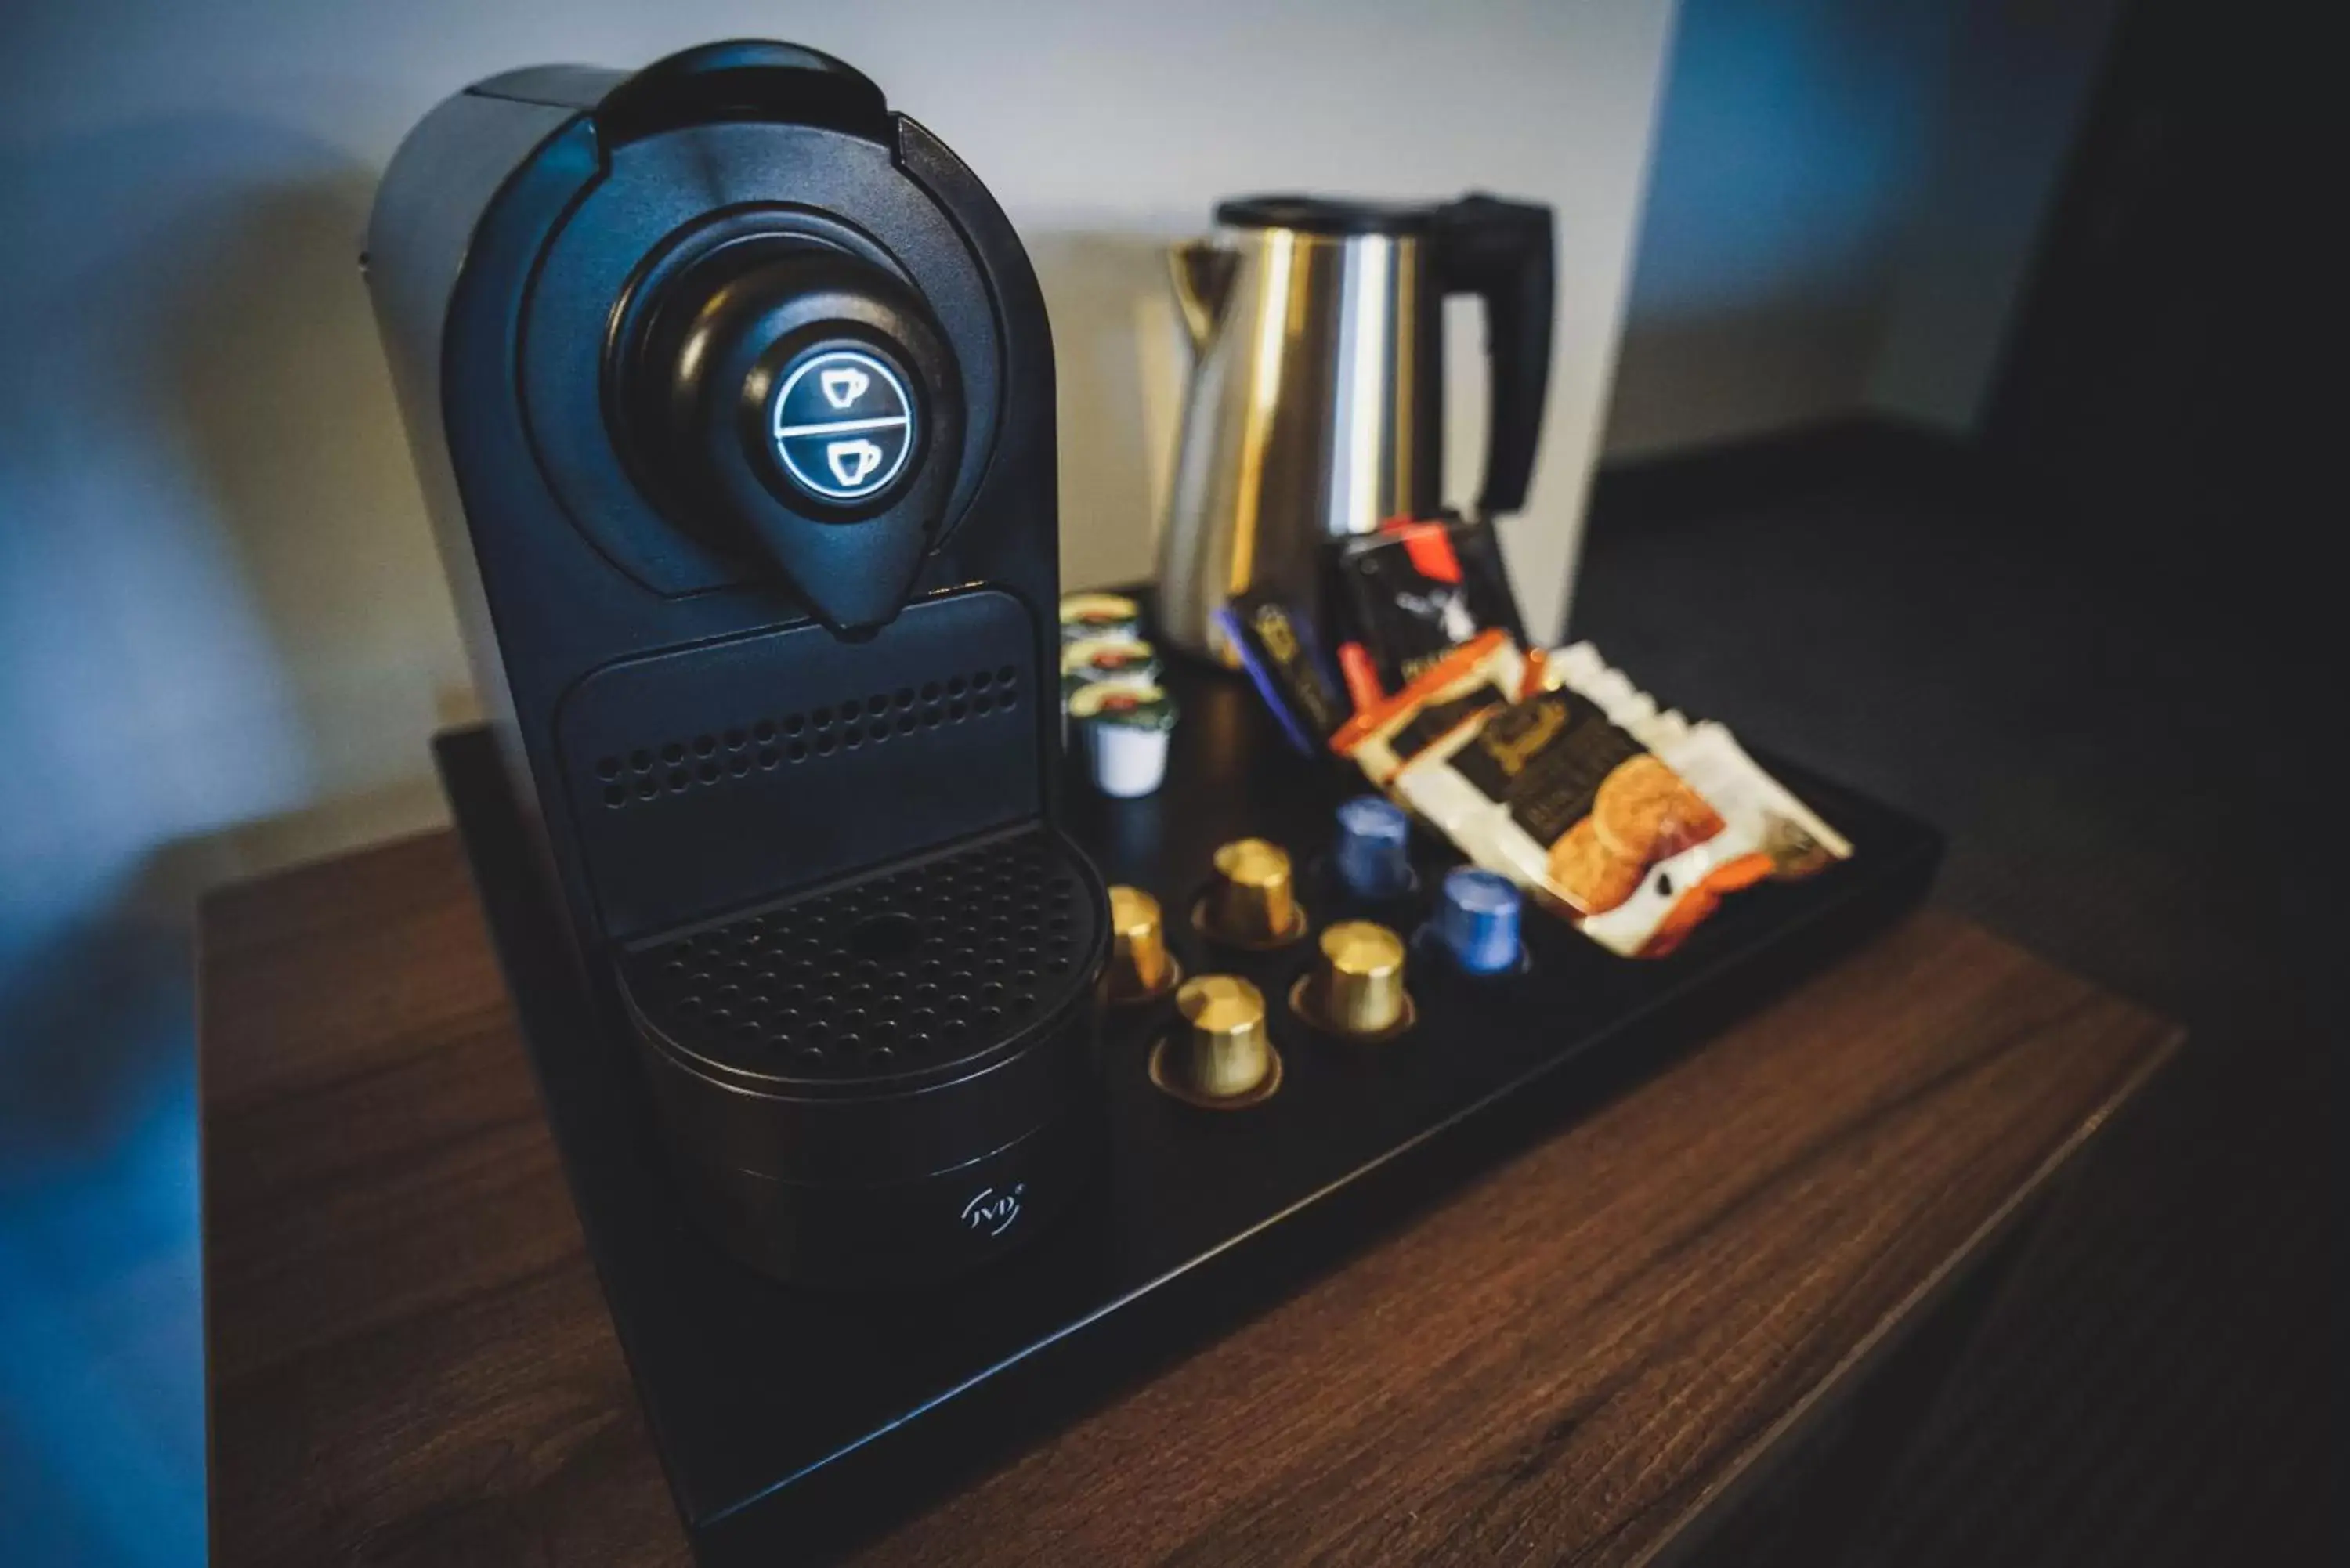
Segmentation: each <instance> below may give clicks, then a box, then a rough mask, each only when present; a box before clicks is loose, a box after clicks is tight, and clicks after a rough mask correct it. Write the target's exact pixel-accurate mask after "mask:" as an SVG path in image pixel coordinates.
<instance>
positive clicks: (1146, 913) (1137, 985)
mask: <svg viewBox="0 0 2350 1568" xmlns="http://www.w3.org/2000/svg"><path fill="white" fill-rule="evenodd" d="M1109 935H1110V949H1109V999H1110V1000H1111V1001H1112V1002H1148V1001H1150V1000H1151V999H1152V998H1154V997H1159V996H1164V995H1166V994H1167V993H1168V992H1170V991H1172V990H1174V989H1175V982H1176V981H1178V980H1179V979H1180V978H1181V973H1180V971H1179V970H1178V969H1177V967H1176V963H1175V955H1174V954H1172V953H1170V952H1169V951H1168V950H1167V927H1166V922H1165V920H1164V919H1162V918H1161V917H1160V915H1159V900H1158V899H1156V898H1152V897H1151V896H1150V895H1149V894H1148V893H1146V892H1144V891H1143V890H1142V889H1141V888H1111V889H1110V890H1109Z"/></svg>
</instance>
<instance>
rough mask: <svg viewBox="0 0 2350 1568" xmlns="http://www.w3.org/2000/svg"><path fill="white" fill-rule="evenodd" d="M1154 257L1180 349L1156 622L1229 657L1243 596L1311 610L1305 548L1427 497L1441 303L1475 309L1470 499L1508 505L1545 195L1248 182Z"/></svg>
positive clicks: (1524, 412) (1527, 470) (1521, 456)
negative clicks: (1426, 193)
mask: <svg viewBox="0 0 2350 1568" xmlns="http://www.w3.org/2000/svg"><path fill="white" fill-rule="evenodd" d="M1215 221H1216V231H1215V233H1214V234H1211V236H1209V237H1207V238H1205V239H1201V240H1195V241H1192V242H1190V243H1188V244H1180V245H1178V246H1176V247H1175V248H1174V249H1173V250H1172V251H1171V252H1170V257H1169V260H1170V272H1171V275H1172V277H1173V282H1174V287H1175V297H1176V301H1177V303H1178V305H1179V306H1180V307H1181V309H1182V313H1183V318H1184V323H1185V325H1186V326H1187V327H1189V329H1190V333H1191V346H1192V350H1193V359H1192V366H1191V383H1190V387H1189V389H1188V391H1187V394H1186V397H1185V400H1184V408H1183V424H1182V434H1181V438H1180V447H1179V449H1178V452H1177V456H1176V462H1175V467H1174V477H1173V484H1172V488H1171V490H1170V495H1169V502H1168V513H1167V518H1166V526H1165V527H1164V529H1163V530H1162V531H1161V533H1160V535H1159V622H1160V624H1159V630H1160V632H1161V634H1162V635H1163V636H1164V637H1165V638H1166V639H1168V640H1169V641H1170V642H1172V643H1173V644H1174V645H1175V646H1177V647H1179V648H1182V649H1188V650H1189V651H1191V652H1192V653H1195V654H1200V655H1202V656H1205V657H1211V658H1216V659H1222V660H1224V661H1226V662H1229V661H1230V659H1231V657H1232V655H1231V653H1230V651H1229V650H1228V649H1224V648H1222V646H1221V642H1222V639H1221V634H1220V633H1218V632H1217V631H1216V630H1215V623H1214V619H1213V617H1214V615H1215V612H1216V611H1217V610H1218V609H1219V608H1221V607H1222V606H1223V605H1224V603H1225V602H1226V601H1227V600H1229V599H1231V598H1232V597H1235V596H1237V595H1240V594H1243V593H1255V594H1264V595H1271V596H1274V597H1279V598H1281V599H1283V600H1284V601H1285V602H1287V603H1289V604H1290V605H1292V606H1293V607H1296V608H1298V609H1301V610H1304V611H1305V612H1306V613H1317V612H1318V609H1319V598H1320V583H1321V579H1322V545H1323V544H1324V542H1325V541H1327V540H1331V539H1339V538H1344V537H1346V536H1347V535H1356V534H1367V533H1372V532H1375V531H1376V530H1377V529H1378V526H1379V524H1381V523H1382V522H1384V521H1386V520H1387V519H1388V518H1390V517H1395V516H1399V515H1400V516H1410V517H1427V516H1431V515H1433V514H1435V513H1436V512H1437V510H1438V509H1439V508H1440V506H1441V505H1442V504H1443V494H1444V486H1443V473H1442V465H1443V441H1444V351H1443V350H1444V345H1443V331H1444V299H1445V296H1448V295H1452V294H1472V295H1475V296H1478V297H1479V298H1480V299H1482V301H1483V303H1484V309H1485V326H1486V349H1487V358H1488V359H1489V361H1490V364H1491V367H1492V417H1491V431H1490V434H1489V437H1488V441H1487V448H1486V458H1485V474H1484V482H1483V485H1482V489H1481V490H1480V492H1479V494H1478V499H1477V512H1478V514H1479V515H1481V516H1485V517H1491V516H1492V515H1493V514H1497V513H1503V512H1513V511H1516V510H1517V509H1518V508H1519V507H1520V506H1522V505H1523V504H1524V502H1525V496H1526V484H1527V482H1528V480H1529V478H1530V477H1531V476H1532V474H1533V472H1534V451H1535V447H1536V445H1537V444H1538V441H1539V439H1540V436H1541V431H1542V414H1543V399H1544V394H1545V392H1546V390H1547V388H1548V384H1549V379H1550V337H1551V307H1552V300H1553V259H1552V223H1551V211H1550V209H1549V208H1548V207H1545V206H1540V205H1536V204H1534V203H1531V202H1506V201H1502V200H1498V199H1496V198H1494V197H1492V196H1486V195H1469V196H1464V197H1462V198H1461V200H1459V201H1457V202H1434V203H1396V202H1354V201H1339V200H1333V199H1330V198H1326V197H1318V196H1297V195H1278V196H1251V197H1243V198H1240V199H1236V200H1232V201H1227V202H1222V203H1220V204H1219V205H1218V206H1217V208H1216V211H1215Z"/></svg>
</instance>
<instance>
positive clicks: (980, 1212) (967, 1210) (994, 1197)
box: [962, 1181, 1028, 1237]
mask: <svg viewBox="0 0 2350 1568" xmlns="http://www.w3.org/2000/svg"><path fill="white" fill-rule="evenodd" d="M1027 1190H1028V1184H1027V1183H1026V1182H1024V1181H1023V1182H1019V1183H1016V1184H1014V1185H1013V1186H1011V1187H1006V1188H1003V1189H996V1188H993V1187H983V1188H981V1189H979V1191H978V1192H976V1193H974V1194H973V1195H972V1199H971V1201H970V1202H968V1203H966V1204H964V1205H963V1206H962V1223H963V1229H965V1230H967V1231H970V1232H971V1233H972V1235H974V1236H990V1237H993V1236H1001V1235H1003V1233H1004V1232H1005V1231H1009V1230H1011V1229H1012V1222H1013V1221H1014V1220H1017V1219H1019V1218H1020V1199H1021V1198H1022V1196H1023V1195H1024V1194H1025V1193H1026V1192H1027Z"/></svg>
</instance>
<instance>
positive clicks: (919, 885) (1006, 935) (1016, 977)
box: [620, 827, 1097, 1094]
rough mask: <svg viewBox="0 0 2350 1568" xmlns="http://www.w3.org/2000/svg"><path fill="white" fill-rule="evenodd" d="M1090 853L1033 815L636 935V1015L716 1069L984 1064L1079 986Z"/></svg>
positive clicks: (827, 1086) (891, 1069)
mask: <svg viewBox="0 0 2350 1568" xmlns="http://www.w3.org/2000/svg"><path fill="white" fill-rule="evenodd" d="M1083 875H1084V873H1083V871H1082V869H1081V868H1080V867H1078V866H1077V865H1076V862H1075V861H1074V859H1073V858H1072V857H1071V855H1070V853H1069V851H1068V849H1067V847H1066V846H1064V845H1061V844H1059V843H1057V842H1055V840H1054V838H1053V837H1052V836H1050V835H1049V834H1047V833H1045V832H1044V831H1043V830H1041V829H1038V828H1033V827H1032V828H1027V829H1024V830H1018V831H1014V832H1012V833H1007V834H1002V835H998V836H993V837H990V838H985V839H982V840H980V841H979V842H977V843H973V844H970V845H967V846H961V847H957V848H954V849H951V850H948V851H946V852H944V853H942V854H940V855H936V856H933V857H930V858H928V859H925V860H920V861H916V862H914V863H912V864H908V865H897V866H893V867H890V868H889V869H888V870H885V871H882V872H879V873H878V874H875V875H872V876H869V877H854V878H851V879H849V880H847V881H846V882H842V883H839V884H837V885H835V886H833V887H830V888H823V889H820V890H818V891H816V892H814V893H809V894H806V895H804V896H802V897H799V898H793V899H790V900H787V901H785V902H782V903H778V904H774V905H770V906H768V907H766V908H764V909H754V910H751V911H749V912H747V913H743V914H739V915H735V916H732V917H729V918H727V919H723V920H718V921H712V922H711V923H708V924H705V925H701V926H696V927H692V928H690V929H685V930H681V931H678V932H675V933H672V934H671V935H668V936H664V937H660V938H656V939H654V940H649V941H645V942H642V943H640V944H639V945H637V946H636V947H634V948H632V949H630V950H629V951H627V952H626V953H625V954H624V955H623V956H622V958H621V961H620V978H621V984H622V988H623V991H624V992H625V993H626V995H627V997H628V999H629V1002H630V1005H631V1008H632V1011H633V1012H634V1014H635V1017H636V1021H637V1023H638V1026H639V1029H640V1030H641V1031H642V1032H643V1033H646V1034H647V1035H649V1036H650V1037H651V1038H653V1039H654V1040H656V1041H657V1042H658V1043H659V1044H660V1045H661V1047H662V1048H663V1049H666V1050H668V1051H671V1052H674V1053H677V1054H681V1055H683V1056H690V1057H691V1058H694V1059H696V1060H697V1061H699V1062H700V1063H701V1064H703V1065H704V1066H705V1068H706V1069H707V1070H709V1071H712V1072H714V1073H723V1074H726V1075H739V1076H741V1077H743V1078H744V1079H746V1080H748V1081H752V1082H754V1083H761V1084H768V1083H772V1084H777V1085H792V1086H795V1087H797V1088H799V1089H801V1090H802V1091H804V1092H807V1093H813V1094H822V1093H826V1092H829V1091H834V1090H840V1089H854V1088H858V1087H873V1088H886V1089H887V1090H889V1092H891V1093H907V1092H910V1091H913V1090H916V1089H919V1088H920V1086H921V1085H923V1084H925V1083H927V1082H931V1081H933V1080H942V1079H945V1078H949V1077H955V1076H962V1075H968V1074H970V1073H972V1072H973V1071H975V1070H978V1069H979V1068H981V1067H983V1065H984V1064H985V1063H986V1061H987V1060H988V1059H989V1058H990V1057H992V1056H993V1055H995V1054H1000V1053H1001V1052H1002V1051H1003V1049H1004V1048H1005V1047H1006V1046H1007V1045H1008V1044H1010V1043H1011V1042H1013V1041H1014V1040H1015V1039H1017V1038H1018V1037H1019V1035H1020V1033H1022V1032H1023V1031H1024V1030H1025V1029H1026V1028H1027V1027H1028V1026H1030V1025H1032V1024H1034V1023H1036V1022H1037V1021H1039V1020H1044V1019H1049V1018H1051V1017H1053V1016H1055V1015H1056V1014H1057V1013H1059V1012H1062V1011H1063V1010H1064V1009H1066V1007H1067V1006H1068V1005H1069V1004H1070V1003H1071V1002H1074V1001H1076V1000H1079V995H1078V993H1079V992H1080V990H1081V989H1082V983H1083V981H1084V979H1085V976H1084V975H1083V974H1082V972H1081V970H1080V961H1081V960H1082V958H1083V956H1084V955H1085V953H1086V952H1087V950H1089V949H1090V948H1091V947H1092V945H1093V943H1094V941H1095V940H1097V939H1096V935H1095V931H1094V925H1095V923H1096V922H1095V916H1094V910H1093V908H1092V906H1091V904H1090V903H1089V902H1088V901H1087V899H1086V898H1083V897H1082V896H1081V878H1082V877H1083Z"/></svg>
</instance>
